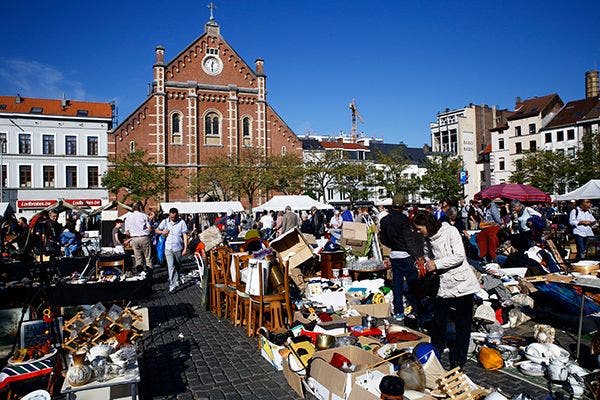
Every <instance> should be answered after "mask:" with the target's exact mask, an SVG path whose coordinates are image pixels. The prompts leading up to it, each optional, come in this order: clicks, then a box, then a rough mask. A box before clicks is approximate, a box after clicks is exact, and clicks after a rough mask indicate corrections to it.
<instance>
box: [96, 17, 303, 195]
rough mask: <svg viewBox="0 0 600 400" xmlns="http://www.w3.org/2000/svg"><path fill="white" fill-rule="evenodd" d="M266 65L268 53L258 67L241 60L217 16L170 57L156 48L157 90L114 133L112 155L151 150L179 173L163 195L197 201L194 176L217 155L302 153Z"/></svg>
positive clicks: (162, 163) (159, 162)
mask: <svg viewBox="0 0 600 400" xmlns="http://www.w3.org/2000/svg"><path fill="white" fill-rule="evenodd" d="M263 66H264V62H263V60H262V59H257V60H256V62H255V69H253V68H251V67H250V66H249V65H248V64H247V63H246V62H245V61H244V60H242V59H241V57H240V56H239V55H238V54H237V53H236V52H235V50H233V48H232V47H231V46H230V45H229V44H228V43H227V42H226V41H225V39H224V38H223V37H222V36H221V34H220V27H219V25H218V24H217V23H216V21H215V20H214V19H213V18H212V16H211V19H210V20H209V21H208V22H207V23H206V26H205V32H204V34H203V35H202V36H200V37H199V38H198V39H197V40H196V41H194V42H193V43H192V44H190V45H189V46H188V47H187V48H186V49H185V50H183V51H182V52H181V53H179V54H178V55H177V56H176V57H175V58H174V59H173V60H171V61H170V62H168V63H165V49H164V48H163V47H161V46H158V47H156V62H155V64H154V66H153V70H154V80H153V85H152V92H151V94H150V95H149V96H148V98H147V99H146V100H145V101H144V102H143V103H142V104H141V105H140V106H139V107H138V108H137V109H136V110H135V111H134V112H133V113H132V114H131V115H129V116H128V117H127V118H126V119H125V120H124V121H123V122H122V123H121V124H120V125H119V126H117V127H116V128H115V129H114V130H113V131H112V132H111V133H109V138H108V149H109V156H114V155H122V154H124V153H126V152H130V151H132V150H139V149H143V150H145V151H146V153H147V155H148V156H149V157H151V159H152V160H153V161H154V162H155V163H156V164H157V165H158V166H161V167H162V166H164V167H170V168H176V169H177V170H178V171H179V172H180V177H179V179H178V181H177V182H174V185H173V186H174V187H175V189H174V190H170V191H169V192H168V193H165V194H164V196H163V200H165V201H196V200H197V199H196V198H195V197H194V196H190V195H189V194H188V188H189V186H190V184H189V179H190V176H192V175H193V174H195V173H196V172H197V171H201V168H202V166H206V165H207V164H206V163H207V162H208V161H209V160H210V159H211V158H212V157H214V156H217V155H227V156H236V155H239V154H240V152H241V151H242V150H243V149H244V148H245V147H253V148H255V149H258V150H260V151H261V152H262V153H263V154H264V155H278V154H282V153H294V154H299V155H300V154H301V153H302V143H301V142H300V140H299V139H298V138H297V137H296V135H295V134H294V132H293V131H292V129H291V128H290V127H289V126H287V124H286V123H285V122H284V121H283V119H281V117H279V116H278V115H277V113H276V112H275V110H274V109H273V108H272V107H271V106H270V105H269V103H268V102H267V88H266V75H265V73H264V69H263ZM263 200H264V198H263Z"/></svg>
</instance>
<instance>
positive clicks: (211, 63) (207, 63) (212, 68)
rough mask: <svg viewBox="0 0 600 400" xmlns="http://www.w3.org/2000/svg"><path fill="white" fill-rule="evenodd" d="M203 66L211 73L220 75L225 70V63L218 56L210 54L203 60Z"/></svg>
mask: <svg viewBox="0 0 600 400" xmlns="http://www.w3.org/2000/svg"><path fill="white" fill-rule="evenodd" d="M202 68H203V69H204V72H206V73H207V74H209V75H219V74H220V73H221V71H222V70H223V63H222V62H221V60H220V59H218V58H217V57H214V56H208V57H206V58H205V59H204V61H203V62H202Z"/></svg>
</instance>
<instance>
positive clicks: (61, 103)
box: [60, 93, 67, 111]
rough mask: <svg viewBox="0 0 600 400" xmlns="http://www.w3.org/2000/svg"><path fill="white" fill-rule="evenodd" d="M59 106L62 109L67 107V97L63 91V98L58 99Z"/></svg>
mask: <svg viewBox="0 0 600 400" xmlns="http://www.w3.org/2000/svg"><path fill="white" fill-rule="evenodd" d="M60 107H61V108H62V109H63V111H64V110H66V109H67V97H66V96H65V94H64V93H63V98H62V99H61V100H60Z"/></svg>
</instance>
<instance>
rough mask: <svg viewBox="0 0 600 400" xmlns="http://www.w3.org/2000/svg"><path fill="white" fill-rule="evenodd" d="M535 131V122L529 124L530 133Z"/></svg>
mask: <svg viewBox="0 0 600 400" xmlns="http://www.w3.org/2000/svg"><path fill="white" fill-rule="evenodd" d="M532 133H535V124H529V134H530V135H531V134H532Z"/></svg>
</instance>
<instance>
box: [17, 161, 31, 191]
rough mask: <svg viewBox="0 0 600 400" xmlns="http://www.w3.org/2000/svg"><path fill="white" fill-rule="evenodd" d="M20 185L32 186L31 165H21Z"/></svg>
mask: <svg viewBox="0 0 600 400" xmlns="http://www.w3.org/2000/svg"><path fill="white" fill-rule="evenodd" d="M19 187H31V165H19Z"/></svg>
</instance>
